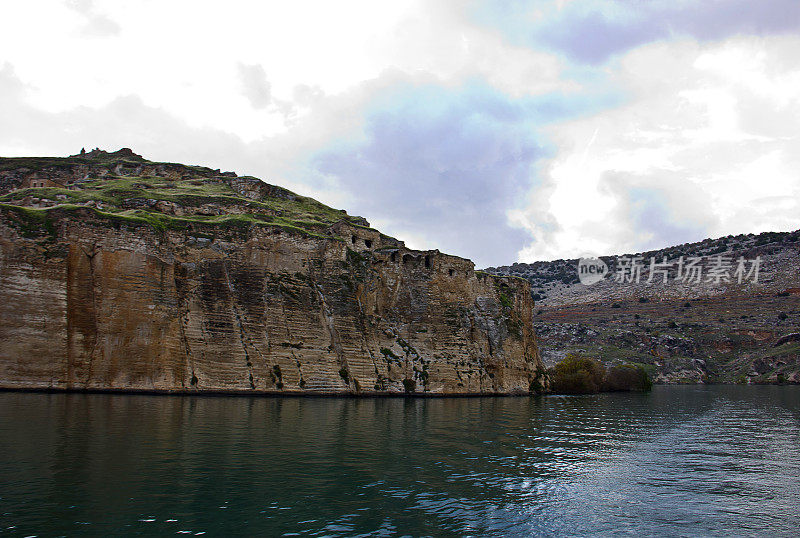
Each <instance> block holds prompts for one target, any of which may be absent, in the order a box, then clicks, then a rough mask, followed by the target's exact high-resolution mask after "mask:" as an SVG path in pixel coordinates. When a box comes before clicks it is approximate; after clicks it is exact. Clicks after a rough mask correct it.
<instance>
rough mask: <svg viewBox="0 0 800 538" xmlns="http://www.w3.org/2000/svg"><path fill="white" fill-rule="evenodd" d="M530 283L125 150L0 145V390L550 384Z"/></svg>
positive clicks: (239, 180) (388, 389) (419, 389)
mask: <svg viewBox="0 0 800 538" xmlns="http://www.w3.org/2000/svg"><path fill="white" fill-rule="evenodd" d="M532 308H533V300H532V298H531V293H530V287H529V284H528V283H527V282H526V281H525V280H523V279H520V278H513V277H501V276H495V275H490V274H487V273H482V272H476V271H475V270H474V264H473V263H472V262H471V261H469V260H466V259H463V258H458V257H455V256H448V255H446V254H442V253H440V252H439V251H438V250H433V251H416V250H412V249H408V248H406V247H405V245H404V244H403V242H402V241H399V240H397V239H394V238H391V237H388V236H386V235H383V234H381V233H380V232H378V231H377V230H375V229H373V228H371V227H370V226H369V223H368V222H367V221H366V220H364V219H363V218H360V217H353V216H350V215H347V213H345V212H344V211H339V210H335V209H332V208H330V207H327V206H325V205H323V204H321V203H319V202H317V201H316V200H312V199H310V198H306V197H302V196H299V195H297V194H295V193H292V192H290V191H288V190H286V189H283V188H281V187H277V186H274V185H269V184H267V183H264V182H262V181H261V180H259V179H256V178H253V177H239V176H237V175H236V174H234V173H232V172H220V171H219V170H212V169H209V168H203V167H197V166H185V165H181V164H175V163H156V162H151V161H148V160H146V159H144V158H142V157H141V156H139V155H136V154H135V153H133V152H132V151H131V150H129V149H123V150H120V151H118V152H113V153H108V152H105V151H101V150H94V151H91V152H88V153H86V152H83V151H82V152H81V153H80V154H78V155H75V156H72V157H67V158H0V341H2V342H3V345H2V346H0V388H17V389H65V390H122V391H153V392H204V391H211V392H242V393H291V394H297V393H314V394H348V393H350V394H403V393H414V394H515V393H528V392H534V391H541V390H544V389H545V388H546V379H545V377H544V368H543V365H542V362H541V359H540V357H539V352H538V349H537V345H536V341H535V336H534V333H533V328H532Z"/></svg>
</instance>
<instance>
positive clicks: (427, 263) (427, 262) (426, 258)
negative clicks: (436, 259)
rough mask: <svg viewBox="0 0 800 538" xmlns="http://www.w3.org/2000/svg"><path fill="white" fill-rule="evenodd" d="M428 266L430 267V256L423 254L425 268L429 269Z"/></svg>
mask: <svg viewBox="0 0 800 538" xmlns="http://www.w3.org/2000/svg"><path fill="white" fill-rule="evenodd" d="M430 268H431V257H430V256H425V269H430Z"/></svg>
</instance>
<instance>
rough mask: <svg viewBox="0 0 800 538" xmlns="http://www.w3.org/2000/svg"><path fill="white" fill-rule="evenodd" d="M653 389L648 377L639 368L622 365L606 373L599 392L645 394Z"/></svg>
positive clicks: (613, 367)
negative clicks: (629, 391)
mask: <svg viewBox="0 0 800 538" xmlns="http://www.w3.org/2000/svg"><path fill="white" fill-rule="evenodd" d="M651 388H653V382H652V381H650V376H648V375H647V372H645V371H644V368H642V367H641V366H634V365H632V364H623V365H622V366H612V367H611V368H609V369H608V372H607V373H606V378H605V380H603V385H602V386H601V390H602V391H604V392H617V391H628V390H638V391H642V392H647V391H648V390H650V389H651Z"/></svg>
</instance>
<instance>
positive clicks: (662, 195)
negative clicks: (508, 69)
mask: <svg viewBox="0 0 800 538" xmlns="http://www.w3.org/2000/svg"><path fill="white" fill-rule="evenodd" d="M798 47H800V38H798V37H795V36H784V37H768V38H757V39H756V38H748V37H743V36H737V37H734V38H730V39H727V40H725V41H722V42H717V43H713V44H706V45H699V44H697V43H696V42H694V41H683V42H670V43H658V44H652V45H648V46H645V47H641V48H639V49H637V50H634V51H632V52H630V53H628V54H627V55H626V56H624V57H622V58H621V59H620V61H619V62H618V63H617V64H616V65H615V66H613V67H612V68H610V71H609V72H610V75H611V77H612V79H613V83H614V84H615V85H616V86H617V87H618V88H620V89H622V90H623V91H625V92H627V95H628V96H629V100H628V102H627V103H626V104H625V105H623V106H620V107H618V108H616V109H613V110H606V111H602V112H599V113H597V114H595V115H593V116H591V117H585V118H580V119H577V120H574V121H570V122H566V123H562V124H556V125H554V126H552V127H551V128H550V129H549V130H548V133H549V135H550V136H551V138H552V141H553V143H554V145H555V146H556V147H557V148H558V150H557V153H556V155H555V156H554V157H553V159H552V160H550V161H549V162H548V163H546V164H545V167H546V170H547V171H546V178H547V182H546V186H545V187H543V188H542V190H541V191H539V192H536V193H534V194H535V196H536V198H535V203H533V204H531V205H529V207H528V209H527V210H526V211H523V212H516V213H513V214H512V215H510V217H511V218H512V220H514V222H517V223H518V224H521V225H524V226H525V227H526V228H527V229H528V230H529V231H530V232H531V233H532V235H533V236H534V237H535V238H536V239H537V241H535V242H533V243H531V244H530V245H529V246H528V247H527V248H525V249H523V250H522V251H521V252H520V254H519V257H520V260H521V261H532V260H536V259H552V258H558V257H567V256H575V255H581V254H585V253H592V254H613V253H618V252H631V251H639V250H643V249H646V248H651V247H660V246H667V245H668V244H670V243H675V242H681V241H687V240H699V239H702V238H703V237H706V236H720V235H727V234H731V233H748V232H759V231H766V230H786V229H796V228H800V211H798V209H800V208H799V207H798V200H800V196H799V195H800V166H799V165H800V152H798V149H800V148H799V147H798V146H799V145H800V142H799V141H798V135H797V133H799V132H800V58H798V56H797V54H796V51H797V50H798ZM611 69H613V70H611ZM590 141H591V143H590ZM541 215H546V218H544V219H543V218H542V217H541ZM648 218H649V219H650V221H649V222H650V223H651V225H650V226H648ZM554 223H556V224H555V225H554Z"/></svg>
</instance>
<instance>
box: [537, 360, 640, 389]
mask: <svg viewBox="0 0 800 538" xmlns="http://www.w3.org/2000/svg"><path fill="white" fill-rule="evenodd" d="M550 380H551V387H552V391H553V392H555V393H557V394H593V393H596V392H617V391H648V390H650V389H651V388H652V382H651V381H650V377H649V376H648V375H647V372H645V371H644V369H643V368H641V367H640V366H634V365H627V364H625V365H621V366H612V367H611V368H610V369H608V370H606V368H605V367H604V366H603V365H602V364H601V363H600V361H598V360H597V359H593V358H591V357H583V356H581V355H576V354H573V353H568V354H567V356H566V357H565V358H564V359H563V360H562V361H561V362H559V363H558V364H556V365H555V367H553V368H551V369H550Z"/></svg>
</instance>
